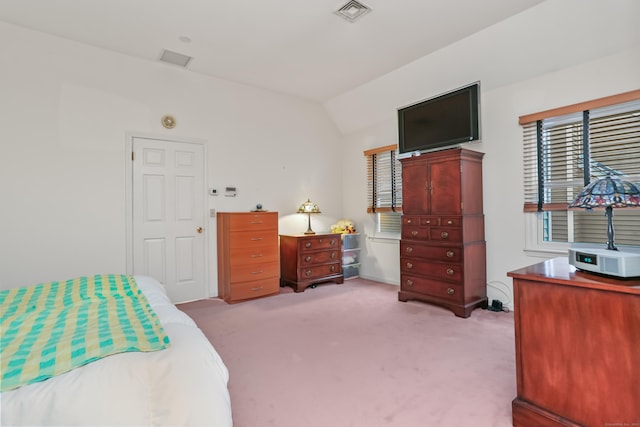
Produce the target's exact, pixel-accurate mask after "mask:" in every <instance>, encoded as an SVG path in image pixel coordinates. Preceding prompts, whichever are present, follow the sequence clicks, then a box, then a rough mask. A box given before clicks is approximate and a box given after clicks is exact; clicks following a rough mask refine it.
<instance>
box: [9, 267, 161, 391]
mask: <svg viewBox="0 0 640 427" xmlns="http://www.w3.org/2000/svg"><path fill="white" fill-rule="evenodd" d="M168 345H169V337H168V336H167V335H166V334H165V332H164V330H163V328H162V326H161V324H160V322H159V320H158V318H157V316H156V314H155V312H154V311H153V310H152V309H151V307H150V306H149V303H148V302H147V299H146V298H145V296H144V295H143V294H142V292H141V291H140V289H139V288H138V285H137V284H136V282H135V280H134V278H133V277H130V276H121V275H96V276H93V277H79V278H76V279H70V280H67V281H65V282H50V283H43V284H39V285H34V286H28V287H24V288H16V289H9V290H4V291H0V368H1V370H0V391H7V390H12V389H15V388H17V387H20V386H22V385H25V384H31V383H34V382H38V381H43V380H45V379H47V378H51V377H53V376H55V375H58V374H61V373H64V372H67V371H70V370H71V369H74V368H77V367H79V366H82V365H85V364H87V363H89V362H92V361H95V360H98V359H100V358H102V357H105V356H108V355H111V354H116V353H122V352H127V351H155V350H161V349H163V348H166V347H167V346H168Z"/></svg>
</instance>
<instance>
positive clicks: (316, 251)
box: [280, 234, 344, 292]
mask: <svg viewBox="0 0 640 427" xmlns="http://www.w3.org/2000/svg"><path fill="white" fill-rule="evenodd" d="M280 271H281V274H282V277H281V278H280V284H281V285H282V286H291V287H292V288H293V290H294V291H296V292H303V291H304V290H305V289H306V288H307V287H309V286H311V285H315V284H317V283H320V282H328V281H335V282H336V283H338V284H340V283H343V282H344V276H343V275H342V238H341V236H340V234H312V235H309V234H307V235H295V236H289V235H281V236H280Z"/></svg>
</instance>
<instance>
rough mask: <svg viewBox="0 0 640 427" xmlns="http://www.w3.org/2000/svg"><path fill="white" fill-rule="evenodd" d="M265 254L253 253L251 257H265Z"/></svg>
mask: <svg viewBox="0 0 640 427" xmlns="http://www.w3.org/2000/svg"><path fill="white" fill-rule="evenodd" d="M263 256H264V255H263V254H253V255H251V258H260V257H263Z"/></svg>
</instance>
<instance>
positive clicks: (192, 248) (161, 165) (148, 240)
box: [132, 137, 207, 302]
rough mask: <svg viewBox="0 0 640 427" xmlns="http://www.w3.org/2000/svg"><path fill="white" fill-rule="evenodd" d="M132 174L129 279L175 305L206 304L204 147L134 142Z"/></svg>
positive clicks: (138, 139)
mask: <svg viewBox="0 0 640 427" xmlns="http://www.w3.org/2000/svg"><path fill="white" fill-rule="evenodd" d="M132 174H133V193H132V194H133V203H132V206H133V209H132V214H133V221H132V227H133V230H132V231H133V232H132V238H133V242H132V243H133V274H143V275H147V276H152V277H154V278H156V279H158V280H159V281H160V282H161V283H162V284H164V286H165V287H166V288H167V292H168V293H169V297H170V298H171V300H172V301H173V302H184V301H192V300H196V299H202V298H206V297H207V294H206V270H205V244H206V242H205V240H206V239H205V230H204V219H205V217H204V149H203V147H202V145H200V144H192V143H186V142H176V141H166V140H158V139H148V138H138V137H135V138H133V168H132Z"/></svg>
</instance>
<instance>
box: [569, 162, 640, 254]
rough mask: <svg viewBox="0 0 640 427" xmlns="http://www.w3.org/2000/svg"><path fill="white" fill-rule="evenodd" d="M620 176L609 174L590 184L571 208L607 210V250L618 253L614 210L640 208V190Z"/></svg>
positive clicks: (570, 205) (572, 203)
mask: <svg viewBox="0 0 640 427" xmlns="http://www.w3.org/2000/svg"><path fill="white" fill-rule="evenodd" d="M620 178H621V177H619V176H611V174H607V176H605V177H604V178H600V179H596V180H594V181H592V182H591V183H589V185H587V186H586V187H585V188H584V189H583V190H582V191H581V192H580V194H578V197H576V198H575V200H574V201H573V202H571V204H569V208H587V209H593V208H605V216H606V217H607V249H610V250H612V251H617V250H618V248H616V246H615V244H614V243H613V236H614V232H613V208H614V207H615V208H629V207H640V189H638V186H637V185H635V184H633V183H631V182H629V181H623V180H622V179H620Z"/></svg>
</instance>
